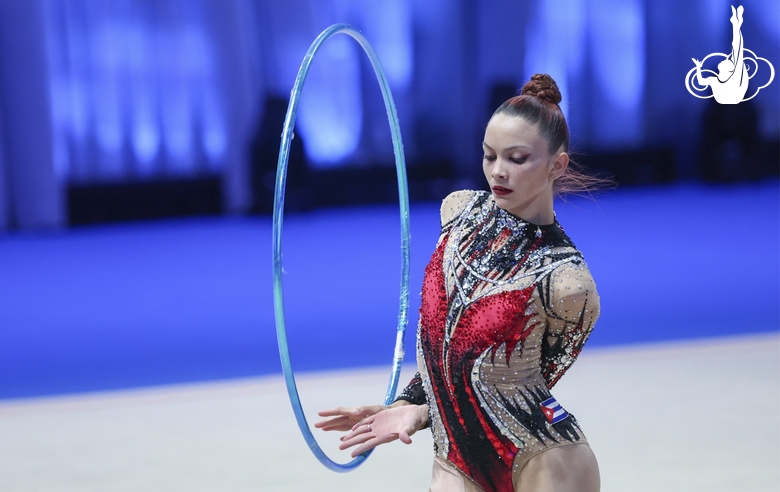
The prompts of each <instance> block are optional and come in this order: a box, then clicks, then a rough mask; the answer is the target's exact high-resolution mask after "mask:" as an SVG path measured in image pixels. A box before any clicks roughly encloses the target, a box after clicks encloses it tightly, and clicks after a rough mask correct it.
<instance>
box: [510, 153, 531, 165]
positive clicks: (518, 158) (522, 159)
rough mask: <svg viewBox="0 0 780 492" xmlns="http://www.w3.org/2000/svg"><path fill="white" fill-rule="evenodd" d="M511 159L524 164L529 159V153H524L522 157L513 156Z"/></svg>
mask: <svg viewBox="0 0 780 492" xmlns="http://www.w3.org/2000/svg"><path fill="white" fill-rule="evenodd" d="M509 160H510V161H511V162H514V163H515V164H524V163H525V161H527V160H528V156H527V155H524V156H522V157H511V158H510V159H509Z"/></svg>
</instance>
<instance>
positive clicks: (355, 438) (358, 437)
mask: <svg viewBox="0 0 780 492" xmlns="http://www.w3.org/2000/svg"><path fill="white" fill-rule="evenodd" d="M371 439H376V435H375V434H374V433H372V432H362V433H360V434H354V435H352V436H350V437H349V438H348V439H344V440H343V442H342V443H341V444H339V449H340V450H342V451H343V450H345V449H347V448H351V447H352V446H356V445H358V444H363V443H364V442H366V441H369V440H371Z"/></svg>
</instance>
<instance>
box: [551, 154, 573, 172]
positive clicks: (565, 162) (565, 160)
mask: <svg viewBox="0 0 780 492" xmlns="http://www.w3.org/2000/svg"><path fill="white" fill-rule="evenodd" d="M568 166H569V154H567V153H566V152H559V153H558V155H557V156H556V157H555V161H554V162H553V167H552V172H553V174H555V176H556V177H557V176H560V175H561V174H563V172H564V171H565V170H566V168H567V167H568Z"/></svg>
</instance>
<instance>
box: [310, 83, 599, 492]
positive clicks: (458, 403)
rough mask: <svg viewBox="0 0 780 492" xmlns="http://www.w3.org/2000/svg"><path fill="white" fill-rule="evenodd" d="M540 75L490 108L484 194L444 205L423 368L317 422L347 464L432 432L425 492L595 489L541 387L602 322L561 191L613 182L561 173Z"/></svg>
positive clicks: (428, 282) (565, 136)
mask: <svg viewBox="0 0 780 492" xmlns="http://www.w3.org/2000/svg"><path fill="white" fill-rule="evenodd" d="M560 101H561V94H560V91H559V90H558V87H557V85H556V84H555V81H554V80H553V79H552V78H551V77H550V76H549V75H539V74H537V75H534V76H533V77H532V78H531V80H530V81H529V82H528V83H526V84H525V86H524V87H523V89H522V91H521V95H519V96H516V97H513V98H512V99H509V100H508V101H506V102H505V103H504V104H502V105H501V106H500V107H499V108H498V109H497V110H496V111H495V113H494V114H493V116H492V117H491V119H490V122H489V123H488V125H487V128H486V130H485V137H484V138H485V140H484V142H483V143H482V146H483V149H484V157H483V160H482V167H483V170H484V173H485V178H486V179H487V181H488V184H489V186H490V189H491V191H492V193H488V192H480V191H458V192H455V193H452V194H450V195H449V196H447V198H445V199H444V201H443V203H442V207H441V225H442V229H441V235H440V237H439V241H438V243H437V246H436V249H435V252H434V253H433V257H432V258H431V261H430V263H429V264H428V266H427V267H426V269H425V277H424V280H423V288H422V303H421V308H420V318H419V323H418V330H417V362H418V368H419V372H418V373H417V374H416V375H415V377H414V378H413V379H412V381H411V382H410V384H409V385H408V386H407V387H406V388H405V389H404V390H403V391H402V393H401V394H400V396H399V397H398V398H397V399H396V401H395V402H394V403H393V404H391V405H389V406H382V405H369V406H363V407H357V408H349V407H339V408H334V409H331V410H325V411H321V412H319V415H320V416H322V417H325V418H324V419H323V420H321V421H319V422H317V423H316V424H315V426H316V427H318V428H321V429H323V430H326V431H330V430H338V431H348V433H347V434H345V435H344V436H343V437H342V438H341V441H342V443H341V445H340V448H341V449H347V448H350V447H353V446H356V448H354V450H353V451H352V456H353V457H354V456H357V455H358V454H360V453H363V452H365V451H367V450H369V449H372V448H374V447H375V446H378V445H379V444H384V443H387V442H391V441H394V440H396V439H400V440H401V441H402V442H404V443H406V444H409V443H411V439H410V437H411V436H412V435H413V434H414V433H415V432H416V431H418V430H420V429H422V428H425V427H430V428H431V431H432V433H433V438H434V452H435V458H434V465H433V478H432V482H431V486H430V491H431V492H483V491H484V492H489V491H500V492H511V491H524V492H525V491H529V492H537V491H538V492H551V491H564V492H568V491H572V492H573V491H577V492H595V491H598V490H599V487H600V479H599V470H598V464H597V462H596V458H595V456H594V455H593V452H592V451H591V449H590V447H589V446H588V443H587V440H586V439H585V435H584V434H583V432H582V430H581V429H580V426H579V424H578V422H577V420H576V419H575V418H574V416H573V415H572V414H570V413H567V412H566V410H564V408H563V406H561V404H559V403H558V402H557V401H556V400H555V398H554V397H553V396H552V395H551V394H550V389H551V388H552V387H553V386H554V385H555V383H556V382H557V381H558V380H559V379H560V378H561V376H563V374H564V372H566V370H567V369H568V368H569V367H570V366H571V364H572V363H573V362H574V360H575V359H576V358H577V356H578V354H579V353H580V350H581V349H582V346H583V344H584V343H585V341H586V339H587V338H588V335H589V334H590V332H591V330H592V329H593V325H594V323H595V322H596V319H597V318H598V316H599V296H598V293H597V292H596V284H595V283H594V281H593V278H592V277H591V274H590V272H589V271H588V267H587V265H586V263H585V261H584V259H583V256H582V253H580V252H579V251H578V250H577V249H576V248H575V246H574V244H573V243H572V241H571V240H570V239H569V237H568V236H567V235H566V233H565V232H564V231H563V229H562V227H561V226H560V224H559V223H558V221H557V219H556V217H555V213H554V212H553V196H554V195H555V194H556V193H564V192H572V191H583V190H589V189H592V188H594V187H596V186H600V185H602V184H606V183H608V181H606V180H602V179H600V178H595V177H590V176H588V175H586V174H583V173H581V172H579V171H577V170H575V168H574V166H571V165H570V162H569V155H568V154H567V152H568V149H569V133H568V127H567V125H566V121H565V118H564V116H563V113H562V112H561V109H560V107H559V106H558V103H560Z"/></svg>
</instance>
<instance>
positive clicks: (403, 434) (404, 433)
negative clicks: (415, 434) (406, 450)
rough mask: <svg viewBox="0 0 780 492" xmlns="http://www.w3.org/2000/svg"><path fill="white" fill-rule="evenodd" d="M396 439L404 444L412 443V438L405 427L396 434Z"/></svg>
mask: <svg viewBox="0 0 780 492" xmlns="http://www.w3.org/2000/svg"><path fill="white" fill-rule="evenodd" d="M398 439H399V440H400V441H401V442H402V443H404V444H411V443H412V438H411V437H409V432H408V431H407V430H406V429H404V430H402V431H401V433H400V434H398Z"/></svg>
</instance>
